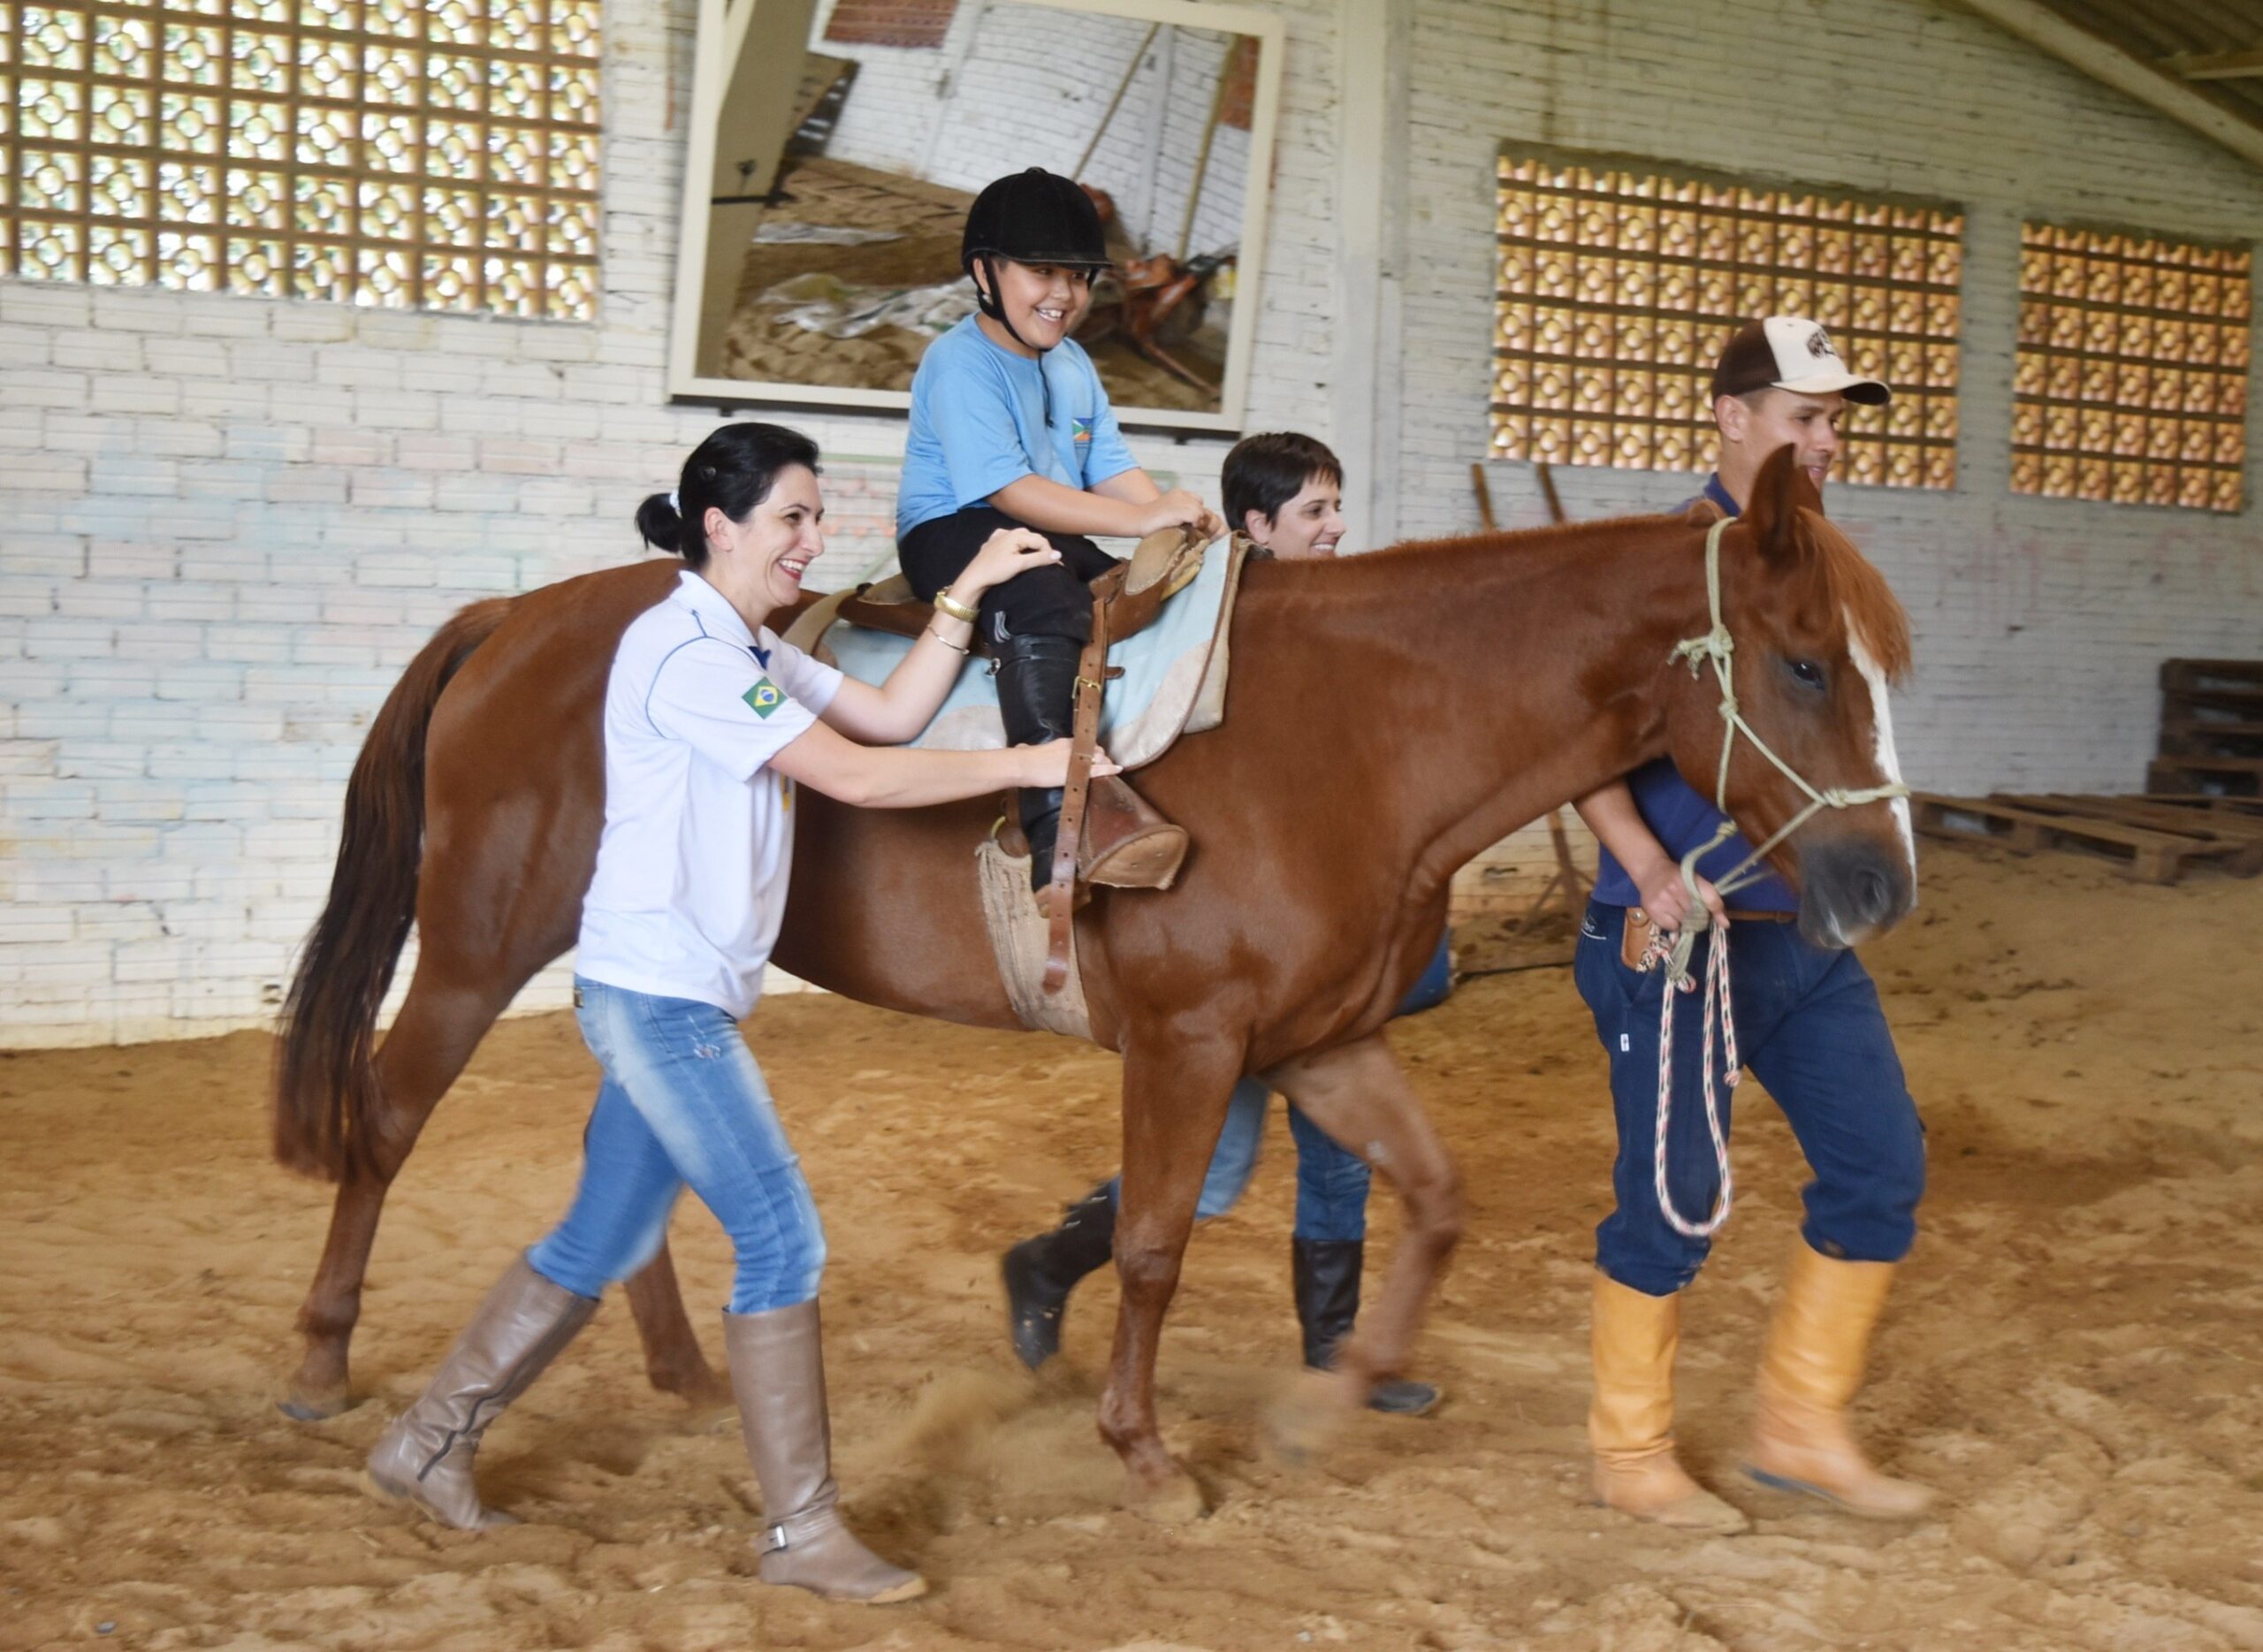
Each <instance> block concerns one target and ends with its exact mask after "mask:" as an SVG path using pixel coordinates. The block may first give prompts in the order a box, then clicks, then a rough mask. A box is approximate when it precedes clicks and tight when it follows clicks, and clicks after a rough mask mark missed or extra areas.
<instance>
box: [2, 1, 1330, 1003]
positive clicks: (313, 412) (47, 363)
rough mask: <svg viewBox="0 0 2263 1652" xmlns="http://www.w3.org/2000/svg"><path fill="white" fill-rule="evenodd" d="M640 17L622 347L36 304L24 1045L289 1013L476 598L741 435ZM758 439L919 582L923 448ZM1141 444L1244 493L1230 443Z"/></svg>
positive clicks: (181, 310)
mask: <svg viewBox="0 0 2263 1652" xmlns="http://www.w3.org/2000/svg"><path fill="white" fill-rule="evenodd" d="M966 9H967V10H971V7H969V8H966ZM1282 9H1283V10H1284V11H1286V12H1288V13H1289V14H1290V19H1291V21H1290V28H1291V34H1292V47H1291V57H1290V62H1291V67H1292V74H1293V75H1295V76H1296V77H1297V79H1296V81H1295V84H1294V85H1293V86H1292V90H1291V92H1290V95H1289V97H1288V99H1287V103H1288V107H1287V109H1286V110H1284V127H1283V134H1282V140H1281V142H1282V165H1281V168H1280V178H1279V180H1278V183H1277V186H1276V189H1277V194H1276V199H1277V201H1278V203H1279V204H1278V207H1277V209H1276V219H1277V221H1278V222H1279V223H1281V224H1282V225H1284V231H1283V232H1282V234H1281V237H1280V239H1279V240H1278V241H1277V242H1276V245H1278V246H1280V247H1281V248H1282V252H1283V255H1284V267H1285V268H1286V269H1287V271H1288V273H1287V274H1286V275H1285V276H1284V278H1282V279H1281V280H1280V281H1278V282H1276V283H1275V284H1274V285H1272V286H1271V287H1270V288H1269V293H1268V296H1267V299H1266V302H1265V307H1264V309H1263V311H1262V313H1261V315H1260V316H1258V318H1257V323H1258V330H1259V331H1258V338H1259V356H1258V368H1257V371H1256V374H1255V376H1254V384H1253V403H1252V416H1253V418H1254V419H1256V420H1258V421H1260V422H1261V423H1262V422H1270V423H1286V422H1287V421H1288V420H1289V419H1290V418H1291V417H1292V416H1294V417H1297V418H1300V419H1302V420H1303V421H1304V422H1305V423H1307V425H1308V426H1309V425H1310V424H1312V423H1313V421H1312V418H1311V415H1310V409H1311V407H1312V406H1313V405H1314V398H1313V383H1312V380H1311V377H1310V374H1311V370H1312V369H1310V367H1309V365H1308V364H1309V362H1312V361H1314V360H1316V361H1319V362H1325V361H1326V360H1327V359H1328V347H1329V339H1328V336H1327V334H1326V331H1325V330H1324V329H1314V327H1313V326H1312V325H1311V324H1309V322H1308V321H1307V317H1309V316H1313V315H1314V314H1321V315H1325V314H1328V313H1330V309H1331V307H1330V304H1329V301H1328V296H1327V287H1328V284H1329V282H1330V279H1331V277H1330V273H1329V271H1330V265H1329V263H1328V262H1327V260H1326V258H1325V257H1324V256H1308V257H1307V259H1306V260H1305V261H1304V262H1303V263H1302V265H1301V267H1299V260H1298V258H1297V251H1298V249H1299V246H1300V244H1301V246H1302V247H1303V249H1304V250H1305V251H1306V252H1307V253H1308V254H1309V253H1310V252H1311V250H1312V248H1313V247H1314V246H1315V245H1316V244H1317V243H1318V242H1319V241H1322V240H1324V232H1321V231H1315V230H1314V229H1311V228H1309V227H1300V226H1311V225H1323V224H1324V222H1325V219H1326V217H1327V216H1328V211H1329V205H1328V202H1329V194H1330V190H1331V189H1332V187H1333V185H1332V181H1331V180H1330V176H1329V173H1328V163H1327V161H1326V159H1325V158H1324V157H1325V154H1326V150H1327V146H1328V133H1329V131H1330V120H1331V110H1332V105H1333V89H1332V88H1333V84H1334V81H1333V67H1332V65H1333V59H1334V46H1333V28H1334V18H1335V11H1334V7H1333V4H1332V0H1284V4H1283V8H1282ZM606 24H607V37H606V58H605V73H606V85H605V98H606V104H605V106H606V113H607V118H606V149H605V156H604V159H605V202H604V205H605V213H604V219H603V222H604V244H603V255H604V277H603V289H604V292H603V299H602V303H601V316H600V319H599V321H598V323H596V324H593V325H587V326H579V325H560V324H538V323H527V322H518V321H507V320H501V319H473V318H466V317H461V316H434V315H405V314H398V313H392V312H382V311H370V310H360V309H354V308H350V307H345V306H337V305H326V304H301V303H289V302H274V301H264V300H250V299H239V298H231V297H221V296H213V295H201V294H184V293H159V292H148V291H118V290H111V289H88V288H85V287H73V286H65V285H49V284H44V283H38V282H28V281H12V282H0V895H4V905H0V1044H6V1045H17V1046H22V1045H33V1044H42V1043H85V1042H103V1041H109V1040H114V1039H116V1040H124V1039H145V1038H156V1037H166V1036H179V1035H180V1034H181V1033H183V1032H210V1031H217V1030H220V1029H223V1028H225V1027H229V1026H234V1025H247V1024H259V1023H262V1022H264V1021H265V1020H266V1019H267V1018H268V1017H269V1016H270V1015H271V1014H272V1006H273V1002H274V1000H275V996H276V993H277V991H278V988H279V986H280V984H281V983H282V982H284V981H285V980H286V979H287V978H288V975H289V971H290V967H291V960H292V957H293V952H294V949H295V948H296V946H297V943H298V941H299V940H300V939H301V937H302V936H303V935H304V933H305V932H306V930H307V928H308V927H309V925H310V924H311V923H312V921H313V919H314V917H315V914H316V911H317V910H318V909H319V907H320V903H321V901H322V899H323V896H324V894H325V892H326V890H327V887H328V884H329V879H330V872H331V858H332V856H333V854H334V852H335V848H336V842H337V831H338V818H339V805H340V802H341V799H342V796H343V790H344V785H345V780H346V777H347V773H348V771H349V770H350V769H351V767H352V765H353V761H354V754H355V752H356V750H358V747H359V743H360V740H361V737H362V732H363V731H364V730H365V728H366V727H367V726H368V723H369V720H370V717H371V716H372V715H373V714H374V713H375V712H376V710H377V706H378V704H379V703H380V702H381V701H382V700H383V698H384V697H385V692H386V690H387V689H389V688H390V687H391V686H392V681H393V680H394V679H395V677H396V676H397V675H398V674H399V673H400V668H401V667H402V666H404V665H405V664H406V663H407V662H408V659H409V658H410V656H411V655H413V654H414V653H415V651H416V649H417V648H418V647H420V646H421V645H422V644H423V642H424V641H425V640H426V638H427V637H428V636H430V635H431V631H432V629H433V628H434V627H435V626H436V625H438V622H439V621H440V620H442V619H443V618H445V617H446V615H447V614H448V613H452V612H453V610H454V609H456V608H457V607H459V606H461V605H463V604H464V603H467V602H469V601H473V600H476V599H477V598H482V597H485V596H488V595H491V594H493V593H496V592H501V591H514V590H526V589H529V588H530V587H533V586H536V585H540V584H543V583H545V582H550V581H552V580H555V579H559V578H562V577H565V576H567V575H572V574H576V573H581V572H584V571H586V570H589V569H591V568H596V567H607V566H612V565H614V564H617V563H620V562H621V561H623V560H628V559H630V558H633V557H636V556H637V555H638V554H640V547H639V545H638V544H637V543H636V538H635V536H634V533H633V530H632V529H631V528H630V526H629V523H630V515H631V512H632V511H633V509H634V507H635V506H636V501H637V500H638V499H640V498H642V497H643V496H644V494H645V493H647V492H649V491H653V490H655V489H659V488H665V487H667V485H668V484H669V483H671V482H672V481H673V479H674V473H675V469H676V468H677V467H678V466H679V465H680V463H681V462H682V455H683V454H684V453H685V452H687V451H688V450H689V449H690V447H691V446H692V445H694V444H695V443H696V442H697V440H698V439H699V438H701V437H702V436H703V435H705V432H706V431H707V430H710V429H712V427H713V425H714V424H715V423H716V422H717V419H716V414H715V411H714V410H713V409H712V408H700V407H672V406H670V405H669V404H668V403H667V400H666V398H665V396H664V393H663V389H662V385H663V373H662V364H663V357H664V353H665V346H666V333H667V319H668V314H669V306H670V301H671V297H672V283H673V280H674V249H675V240H676V225H677V200H678V187H679V181H680V176H681V171H682V156H683V143H684V138H685V134H684V132H683V129H682V125H681V124H680V123H679V124H677V125H674V126H670V125H668V124H667V121H668V118H669V111H671V110H678V111H680V110H683V109H685V108H686V107H688V104H689V98H690V59H691V41H692V34H693V29H694V14H693V9H692V7H691V6H690V4H687V3H686V0H618V3H617V4H613V6H611V7H609V8H608V12H607V18H606ZM1313 156H1320V157H1322V158H1320V159H1318V160H1317V161H1314V159H1312V158H1310V157H1313ZM1315 288H1317V290H1316V291H1315V290H1314V289H1315ZM1315 353H1316V354H1315ZM1322 400H1323V401H1324V398H1323V399H1322ZM735 416H741V417H749V416H751V417H763V416H768V417H772V418H775V419H778V420H781V421H782V422H786V423H793V424H796V425H797V426H799V427H800V428H802V429H804V430H807V431H809V432H810V433H811V435H812V436H813V437H815V438H817V440H818V441H819V444H820V445H822V446H823V447H824V449H825V450H826V453H827V472H828V475H827V499H828V502H829V505H830V507H831V509H830V514H831V518H832V539H831V547H830V554H829V556H828V558H827V561H826V562H825V563H820V564H819V569H820V570H821V571H823V572H824V573H826V575H827V577H828V578H830V579H837V580H847V579H854V578H857V577H863V576H865V575H868V574H869V573H870V572H871V571H872V570H873V569H874V568H875V567H880V566H881V565H883V564H885V563H886V562H887V561H888V560H889V558H890V555H891V552H892V523H893V516H894V507H895V476H896V473H897V470H898V468H899V467H900V463H901V457H902V453H903V427H902V423H901V421H900V420H898V419H895V418H884V417H879V416H855V415H811V414H804V413H801V412H798V411H793V410H773V411H771V412H769V413H767V414H765V413H763V412H762V411H760V410H740V411H739V412H738V413H737V414H736V415H735ZM1133 445H1134V449H1135V451H1136V452H1138V453H1139V454H1140V455H1141V457H1142V458H1143V459H1144V460H1145V461H1147V464H1148V466H1149V468H1151V469H1152V470H1153V471H1154V472H1155V474H1156V475H1157V476H1158V478H1159V479H1160V480H1162V482H1163V483H1164V484H1165V485H1167V486H1168V485H1173V484H1176V483H1185V485H1189V486H1195V487H1199V488H1202V489H1204V490H1205V491H1208V492H1210V493H1211V494H1212V495H1214V496H1215V491H1216V474H1217V466H1218V462H1219V460H1220V459H1221V457H1222V456H1223V452H1224V447H1225V444H1223V442H1220V441H1216V440H1179V439H1174V438H1162V437H1153V436H1139V435H1135V436H1134V438H1133ZM815 582H816V583H820V584H822V583H825V582H827V580H826V579H819V580H817V581H815ZM401 978H402V980H403V981H404V982H405V981H406V978H407V970H406V969H404V970H403V971H402V977H401ZM565 980H566V976H565V971H563V970H561V969H553V970H552V971H548V972H546V973H545V975H544V976H543V977H542V978H539V979H537V981H536V982H535V983H534V984H532V985H531V986H530V987H529V988H528V990H527V992H526V993H524V994H522V998H521V1001H520V1006H519V1007H520V1008H522V1009H536V1008H552V1007H555V1006H556V1005H558V1004H560V1003H562V1002H563V1001H564V1000H565ZM396 990H397V991H398V989H396Z"/></svg>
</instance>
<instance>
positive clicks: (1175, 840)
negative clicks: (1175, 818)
mask: <svg viewBox="0 0 2263 1652" xmlns="http://www.w3.org/2000/svg"><path fill="white" fill-rule="evenodd" d="M1078 849H1079V851H1080V856H1081V859H1080V863H1079V865H1078V874H1079V875H1080V876H1081V877H1083V878H1084V879H1086V880H1087V881H1089V882H1092V883H1104V884H1106V885H1108V886H1109V887H1110V888H1114V889H1168V888H1170V886H1171V879H1174V878H1176V877H1177V876H1178V867H1179V863H1180V862H1181V861H1183V860H1185V858H1186V828H1185V826H1173V825H1172V824H1171V823H1170V821H1168V820H1166V819H1164V818H1162V815H1161V814H1160V813H1158V812H1157V811H1156V810H1155V808H1154V805H1153V804H1152V803H1148V802H1147V799H1146V798H1144V797H1142V796H1139V793H1137V792H1135V791H1133V790H1132V788H1130V787H1129V786H1127V785H1125V784H1124V780H1123V779H1122V778H1121V777H1120V776H1118V775H1114V774H1103V775H1102V776H1101V778H1100V779H1098V780H1094V781H1093V783H1092V789H1091V790H1090V791H1089V792H1088V793H1087V794H1086V797H1085V841H1083V842H1082V843H1081V844H1079V845H1078Z"/></svg>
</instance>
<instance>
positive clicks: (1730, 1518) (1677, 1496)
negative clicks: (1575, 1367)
mask: <svg viewBox="0 0 2263 1652" xmlns="http://www.w3.org/2000/svg"><path fill="white" fill-rule="evenodd" d="M1680 1324H1681V1298H1680V1297H1678V1296H1672V1297H1652V1296H1645V1295H1644V1294H1643V1293H1642V1292H1641V1291H1639V1290H1634V1289H1633V1288H1632V1287H1630V1286H1627V1285H1622V1284H1620V1283H1619V1282H1618V1281H1617V1280H1615V1279H1613V1278H1612V1277H1611V1276H1610V1275H1607V1274H1604V1273H1602V1272H1600V1271H1598V1272H1597V1273H1596V1276H1595V1400H1594V1403H1593V1404H1592V1405H1589V1408H1588V1439H1589V1443H1591V1444H1592V1445H1593V1447H1594V1448H1595V1495H1596V1497H1597V1498H1599V1499H1600V1500H1601V1501H1602V1502H1603V1503H1604V1504H1605V1505H1606V1506H1607V1507H1610V1508H1613V1509H1617V1510H1618V1511H1619V1512H1620V1513H1622V1514H1631V1515H1633V1516H1634V1517H1635V1518H1636V1519H1642V1520H1656V1521H1657V1523H1658V1524H1659V1525H1661V1526H1673V1527H1675V1528H1676V1529H1678V1530H1680V1531H1686V1532H1710V1533H1713V1534H1718V1535H1726V1534H1729V1533H1733V1532H1741V1531H1743V1530H1745V1529H1746V1528H1747V1526H1749V1525H1750V1524H1751V1523H1750V1522H1749V1521H1748V1520H1747V1519H1745V1518H1744V1516H1743V1515H1741V1514H1740V1513H1739V1512H1738V1511H1736V1510H1734V1509H1733V1508H1731V1507H1730V1506H1729V1505H1728V1504H1726V1503H1724V1502H1722V1501H1721V1500H1720V1499H1719V1498H1718V1497H1717V1496H1714V1495H1713V1494H1712V1493H1711V1492H1710V1491H1708V1490H1706V1489H1705V1488H1703V1486H1700V1485H1699V1484H1698V1483H1697V1482H1696V1481H1694V1480H1692V1479H1690V1478H1689V1476H1688V1474H1687V1473H1684V1472H1683V1470H1682V1467H1681V1465H1680V1463H1679V1462H1677V1461H1676V1460H1675V1458H1674V1455H1673V1352H1674V1349H1675V1347H1676V1345H1677V1344H1679V1343H1680Z"/></svg>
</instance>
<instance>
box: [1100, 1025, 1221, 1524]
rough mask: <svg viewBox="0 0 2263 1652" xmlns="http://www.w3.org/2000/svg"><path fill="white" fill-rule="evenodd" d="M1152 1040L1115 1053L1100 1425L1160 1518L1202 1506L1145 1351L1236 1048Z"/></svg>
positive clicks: (1173, 1269)
mask: <svg viewBox="0 0 2263 1652" xmlns="http://www.w3.org/2000/svg"><path fill="white" fill-rule="evenodd" d="M1158 1045H1159V1047H1160V1049H1161V1050H1167V1051H1168V1054H1161V1053H1158V1052H1157V1051H1151V1050H1147V1049H1145V1048H1143V1047H1142V1045H1141V1044H1140V1043H1139V1042H1134V1043H1133V1044H1132V1047H1130V1048H1129V1049H1128V1050H1127V1051H1126V1052H1125V1054H1124V1183H1123V1189H1122V1191H1121V1193H1120V1195H1119V1200H1118V1202H1119V1213H1118V1214H1117V1217H1116V1275H1117V1277H1118V1278H1119V1279H1120V1280H1121V1281H1122V1283H1123V1288H1124V1295H1123V1300H1122V1302H1121V1305H1120V1306H1118V1307H1117V1309H1116V1347H1115V1350H1114V1351H1113V1353H1112V1354H1111V1355H1110V1356H1109V1372H1108V1388H1107V1391H1106V1392H1105V1393H1103V1394H1102V1395H1101V1408H1100V1432H1101V1438H1102V1439H1104V1440H1106V1441H1107V1442H1108V1443H1109V1444H1110V1445H1112V1446H1114V1447H1115V1448H1116V1455H1117V1456H1119V1457H1121V1458H1123V1459H1124V1470H1125V1472H1126V1473H1128V1474H1129V1475H1130V1476H1131V1485H1130V1488H1129V1490H1130V1495H1131V1498H1132V1505H1133V1506H1134V1507H1135V1508H1137V1509H1139V1511H1141V1512H1142V1513H1145V1514H1149V1515H1153V1516H1154V1517H1155V1518H1157V1519H1170V1520H1188V1519H1194V1518H1195V1517H1196V1516H1198V1515H1200V1513H1201V1512H1202V1507H1203V1504H1202V1492H1201V1488H1200V1487H1198V1486H1197V1485H1196V1484H1195V1483H1194V1481H1193V1480H1192V1477H1191V1476H1189V1475H1188V1474H1187V1473H1186V1471H1185V1470H1184V1469H1182V1468H1181V1467H1180V1466H1179V1465H1177V1462H1175V1461H1174V1460H1172V1458H1171V1455H1170V1451H1169V1450H1166V1449H1165V1448H1164V1446H1163V1443H1162V1433H1161V1431H1160V1430H1159V1429H1158V1428H1157V1427H1156V1424H1155V1354H1156V1351H1157V1348H1158V1346H1159V1344H1160V1343H1161V1340H1162V1324H1163V1313H1164V1310H1166V1309H1167V1308H1168V1307H1170V1299H1171V1295H1172V1293H1173V1292H1174V1291H1176V1290H1177V1289H1178V1269H1179V1263H1180V1261H1181V1260H1182V1259H1183V1258H1184V1257H1185V1252H1186V1236H1187V1235H1188V1234H1189V1233H1190V1232H1192V1229H1193V1227H1194V1207H1195V1203H1196V1201H1197V1200H1198V1199H1200V1197H1201V1193H1202V1177H1203V1174H1204V1172H1205V1171H1206V1170H1207V1169H1208V1168H1209V1163H1210V1155H1211V1153H1213V1152H1214V1151H1215V1149H1216V1147H1217V1145H1218V1131H1219V1130H1220V1128H1221V1127H1222V1126H1223V1124H1224V1123H1225V1116H1226V1103H1227V1100H1229V1098H1231V1095H1232V1093H1233V1087H1234V1081H1235V1080H1236V1079H1238V1077H1240V1076H1241V1062H1242V1056H1243V1049H1242V1047H1241V1046H1240V1045H1238V1044H1232V1045H1229V1044H1227V1043H1226V1042H1224V1041H1223V1040H1220V1041H1216V1042H1213V1043H1198V1042H1193V1041H1188V1040H1182V1039H1177V1038H1172V1039H1167V1040H1158Z"/></svg>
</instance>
